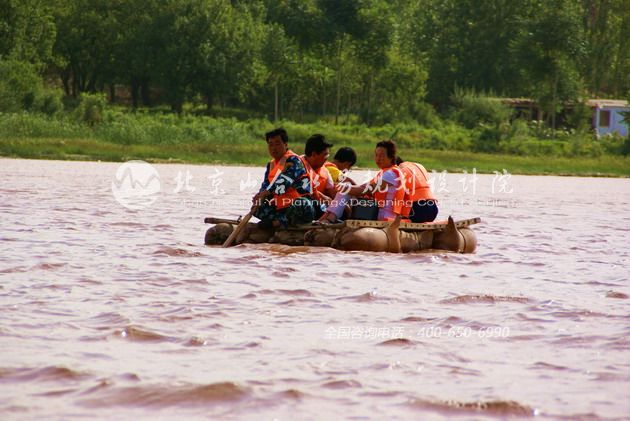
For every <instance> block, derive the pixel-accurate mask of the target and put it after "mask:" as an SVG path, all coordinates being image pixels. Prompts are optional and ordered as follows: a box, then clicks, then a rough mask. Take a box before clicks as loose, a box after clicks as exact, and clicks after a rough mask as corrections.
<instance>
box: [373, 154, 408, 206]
mask: <svg viewBox="0 0 630 421" xmlns="http://www.w3.org/2000/svg"><path fill="white" fill-rule="evenodd" d="M389 170H392V171H393V172H394V174H396V178H397V179H398V180H400V183H401V184H400V186H399V187H398V188H397V189H396V194H394V197H393V198H392V199H390V200H393V204H392V211H393V212H394V213H395V214H398V215H400V214H402V210H403V208H404V199H405V179H404V175H403V173H402V171H401V170H400V168H398V167H397V166H396V165H393V166H391V167H389V168H384V169H382V170H380V171H379V172H378V174H376V176H374V178H373V179H372V180H371V181H370V184H371V183H373V182H374V183H376V186H375V190H374V191H373V192H372V196H374V199H376V204H377V205H378V207H379V208H383V207H385V205H386V204H387V203H386V200H387V192H388V190H389V189H391V188H393V187H392V186H391V185H390V184H387V183H383V182H382V180H381V177H382V176H383V173H385V172H386V171H389Z"/></svg>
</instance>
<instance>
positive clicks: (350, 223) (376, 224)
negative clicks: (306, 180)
mask: <svg viewBox="0 0 630 421" xmlns="http://www.w3.org/2000/svg"><path fill="white" fill-rule="evenodd" d="M203 222H204V223H206V224H233V225H236V224H238V223H239V222H240V219H225V218H213V217H208V218H205V219H204V220H203ZM480 222H481V218H469V219H462V220H460V221H455V226H456V227H457V228H465V227H468V226H470V225H474V224H478V223H480ZM389 224H390V222H389V221H364V220H359V219H348V220H346V221H343V222H339V223H337V224H324V225H313V224H307V225H298V226H295V227H289V228H286V229H279V230H278V231H309V230H312V229H324V228H328V229H330V228H334V229H340V228H366V227H368V228H385V227H387V226H388V225H389ZM447 224H448V222H447V221H438V222H424V223H421V224H417V223H413V222H401V223H400V227H399V229H401V230H404V231H440V230H443V229H444V228H446V226H447Z"/></svg>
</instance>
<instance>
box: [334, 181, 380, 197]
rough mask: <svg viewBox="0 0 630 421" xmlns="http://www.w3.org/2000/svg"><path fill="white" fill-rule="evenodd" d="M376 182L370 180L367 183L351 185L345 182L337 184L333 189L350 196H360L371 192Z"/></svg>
mask: <svg viewBox="0 0 630 421" xmlns="http://www.w3.org/2000/svg"><path fill="white" fill-rule="evenodd" d="M375 186H376V183H374V182H372V181H370V182H368V183H363V184H360V185H358V186H357V185H351V184H347V183H341V184H337V186H336V187H335V190H337V191H338V192H341V193H347V194H349V195H350V196H361V195H362V194H372V192H373V191H374V188H375Z"/></svg>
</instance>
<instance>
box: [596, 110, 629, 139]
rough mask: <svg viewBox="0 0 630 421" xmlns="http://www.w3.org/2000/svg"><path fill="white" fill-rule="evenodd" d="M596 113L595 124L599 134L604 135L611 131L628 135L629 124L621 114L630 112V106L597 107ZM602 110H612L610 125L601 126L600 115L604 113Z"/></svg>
mask: <svg viewBox="0 0 630 421" xmlns="http://www.w3.org/2000/svg"><path fill="white" fill-rule="evenodd" d="M594 110H595V113H594V114H595V115H594V123H595V124H594V126H595V130H597V135H598V136H604V135H606V134H609V133H618V134H620V135H621V136H628V126H627V125H626V124H625V123H624V121H623V119H624V116H623V115H622V114H621V113H622V112H630V107H624V108H621V107H602V108H595V109H594ZM601 111H609V112H610V124H609V126H608V127H601V123H602V121H600V117H601V115H602V113H601Z"/></svg>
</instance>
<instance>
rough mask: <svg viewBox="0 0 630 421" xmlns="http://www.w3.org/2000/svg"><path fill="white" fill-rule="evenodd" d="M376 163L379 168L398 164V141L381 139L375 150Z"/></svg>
mask: <svg viewBox="0 0 630 421" xmlns="http://www.w3.org/2000/svg"><path fill="white" fill-rule="evenodd" d="M374 163H375V164H376V165H377V166H378V167H379V168H389V167H391V166H392V165H395V164H396V142H394V141H393V140H381V141H380V142H378V143H377V144H376V149H375V150H374Z"/></svg>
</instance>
